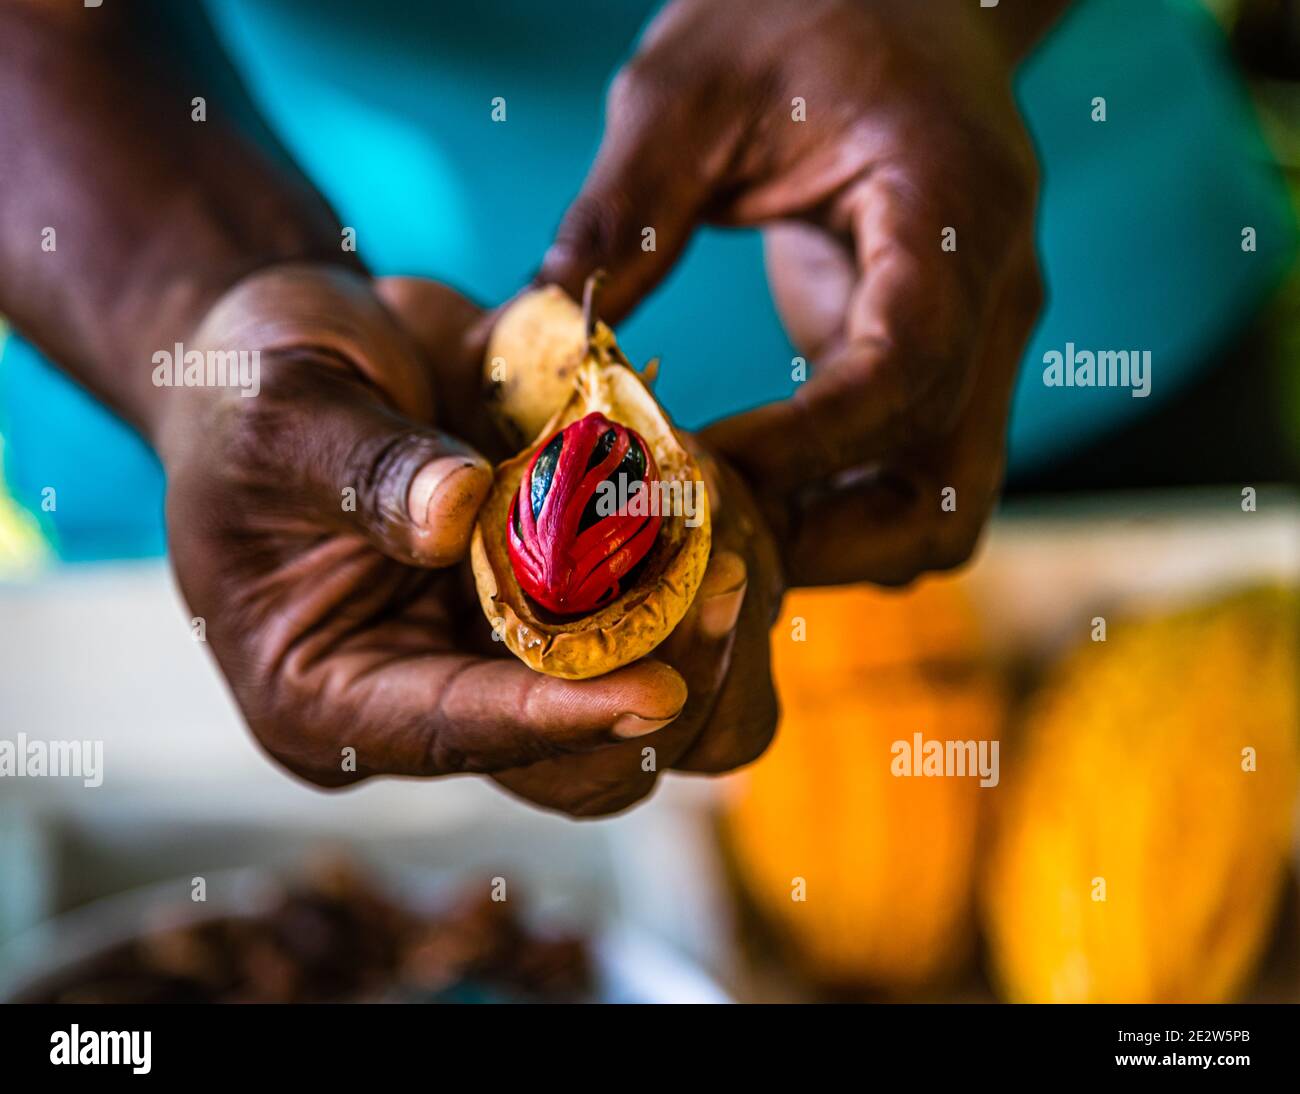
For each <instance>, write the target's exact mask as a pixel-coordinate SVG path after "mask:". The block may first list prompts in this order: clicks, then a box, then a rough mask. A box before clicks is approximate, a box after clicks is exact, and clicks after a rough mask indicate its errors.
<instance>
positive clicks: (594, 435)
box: [508, 412, 660, 615]
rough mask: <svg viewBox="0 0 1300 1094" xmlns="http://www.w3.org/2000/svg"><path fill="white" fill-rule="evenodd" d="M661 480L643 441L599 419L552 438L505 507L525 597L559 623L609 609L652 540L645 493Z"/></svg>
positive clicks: (655, 525)
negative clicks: (641, 494)
mask: <svg viewBox="0 0 1300 1094" xmlns="http://www.w3.org/2000/svg"><path fill="white" fill-rule="evenodd" d="M658 475H659V469H658V467H657V466H656V465H655V461H654V456H653V455H652V454H651V452H650V449H649V448H648V447H647V446H646V443H645V441H644V440H642V439H641V437H640V435H639V434H637V433H636V431H635V430H632V429H628V428H627V427H626V426H624V425H620V424H619V423H618V422H612V421H610V420H609V419H608V418H606V417H605V415H603V414H600V413H598V412H593V413H591V414H588V415H587V416H586V417H585V418H580V419H579V420H578V421H576V422H573V423H572V424H571V425H569V426H567V427H566V428H564V429H562V430H560V431H559V432H558V433H556V434H555V435H554V436H553V437H551V439H550V440H548V441H547V442H546V443H545V444H544V445H542V446H541V447H540V448H539V449H538V450H537V453H536V454H535V455H534V456H533V459H532V462H531V463H530V464H529V465H528V470H527V472H526V473H525V474H524V476H523V478H522V479H521V480H520V483H519V492H518V494H516V495H515V501H514V504H513V505H512V506H511V509H510V527H509V535H508V546H509V552H510V565H511V567H512V569H513V570H514V572H515V577H516V578H517V579H518V581H519V585H520V587H521V588H522V589H523V590H524V592H525V593H527V594H528V596H529V597H530V598H532V599H533V600H534V601H536V602H537V603H538V604H540V605H541V606H542V607H543V608H546V609H547V610H548V611H551V612H555V613H556V614H557V615H581V614H583V613H586V612H591V611H595V610H596V609H597V608H599V607H603V606H604V605H606V604H609V603H610V602H612V601H613V600H614V599H615V598H616V597H617V596H618V595H619V593H620V592H621V591H622V583H623V579H624V578H625V577H626V576H627V575H628V574H629V573H630V572H631V571H632V570H633V568H634V567H635V566H636V565H637V563H639V562H640V561H641V560H642V559H643V558H645V556H646V555H647V554H648V553H649V551H650V549H651V548H652V547H653V546H654V543H655V537H656V536H657V535H658V534H659V525H660V518H659V515H658V514H657V513H655V512H653V510H654V508H655V507H654V506H653V505H651V504H650V502H651V500H652V497H651V494H650V493H649V492H650V491H652V490H653V489H654V487H655V482H656V480H657V478H658ZM602 484H606V485H603V486H602ZM637 484H641V485H637ZM639 491H646V493H645V495H644V497H643V498H638V497H637V493H638V492H639Z"/></svg>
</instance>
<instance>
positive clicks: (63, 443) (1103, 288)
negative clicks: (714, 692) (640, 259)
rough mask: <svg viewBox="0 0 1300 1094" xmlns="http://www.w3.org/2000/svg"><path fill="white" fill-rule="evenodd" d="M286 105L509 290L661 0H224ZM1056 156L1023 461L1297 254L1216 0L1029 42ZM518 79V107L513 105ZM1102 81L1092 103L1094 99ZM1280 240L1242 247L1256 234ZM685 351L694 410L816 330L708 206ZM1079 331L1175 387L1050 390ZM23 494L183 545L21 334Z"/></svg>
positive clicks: (409, 267)
mask: <svg viewBox="0 0 1300 1094" xmlns="http://www.w3.org/2000/svg"><path fill="white" fill-rule="evenodd" d="M208 7H209V10H210V11H211V14H212V16H213V19H214V22H215V23H216V25H217V28H218V31H219V33H220V34H221V36H222V38H223V40H224V41H225V42H226V44H227V46H228V48H229V50H230V52H231V55H232V57H233V59H234V61H235V64H236V67H237V68H238V69H239V70H240V72H241V73H242V74H243V76H244V78H245V80H246V81H247V83H248V85H249V87H250V90H251V91H252V93H253V97H254V98H255V100H256V101H257V102H258V104H259V105H260V107H261V108H262V110H263V111H264V113H265V116H266V118H267V120H268V121H269V123H270V125H271V127H272V128H273V129H274V130H275V131H276V132H277V133H278V134H279V135H280V137H281V139H282V140H283V141H284V142H285V144H286V145H287V147H288V148H289V149H290V151H291V152H292V153H293V155H294V156H295V157H296V158H297V160H298V162H299V163H300V164H301V165H302V167H303V168H304V170H305V171H306V172H307V174H308V175H310V176H311V178H312V179H313V180H314V181H315V182H316V184H317V185H318V186H319V187H320V189H321V190H322V192H323V193H324V194H325V195H326V196H327V197H328V199H329V200H330V201H331V203H332V204H333V206H334V207H335V209H336V210H337V212H338V214H339V216H340V218H341V220H342V222H343V223H344V224H345V225H348V226H350V227H353V228H355V229H356V232H357V242H358V249H359V251H360V253H361V255H362V257H363V258H364V259H365V261H366V262H367V263H368V265H369V266H370V267H371V268H372V269H374V270H375V271H376V272H378V273H419V274H427V275H429V276H432V277H436V278H439V279H442V280H445V281H448V282H449V283H451V284H453V285H455V286H457V287H458V288H460V289H462V290H463V291H465V292H467V293H468V294H470V295H471V296H474V297H476V298H478V299H480V300H483V301H487V302H495V301H498V300H501V299H503V298H505V297H506V296H508V295H509V294H510V293H512V292H514V291H515V290H516V289H517V288H518V287H519V285H520V284H522V283H523V282H525V281H526V280H527V279H528V278H529V277H530V276H531V274H532V273H533V271H534V269H535V268H536V265H537V263H538V261H539V259H540V257H541V255H542V253H543V252H544V250H545V249H546V246H547V244H548V243H549V242H550V238H551V234H552V232H553V231H554V228H555V225H556V223H557V222H558V220H559V218H560V216H561V215H562V213H563V211H564V209H565V207H566V206H567V204H568V202H569V201H570V199H571V198H572V197H573V195H574V194H575V193H576V191H577V189H578V187H579V186H580V184H581V182H582V178H583V176H584V174H585V172H586V169H587V166H588V164H589V163H590V161H591V158H592V156H593V154H594V152H595V149H596V146H597V142H598V139H599V134H600V127H601V120H602V101H603V96H604V89H605V87H606V85H607V83H608V80H609V78H610V75H611V74H612V73H613V71H614V70H615V69H616V67H617V66H618V64H619V62H620V61H621V60H623V59H624V58H625V57H626V56H627V55H628V53H629V51H630V49H631V47H632V43H633V42H634V40H635V38H636V35H637V33H638V31H639V29H640V28H641V27H642V26H643V25H644V23H645V21H646V20H647V19H648V17H649V16H650V14H651V13H652V12H653V10H654V8H655V7H656V4H654V3H652V2H650V0H622V2H618V0H605V2H603V3H597V2H596V0H570V2H568V3H565V4H553V5H552V4H547V5H539V4H532V3H527V2H525V0H479V2H478V3H476V4H473V5H438V4H422V3H399V2H395V0H368V2H367V3H364V4H355V3H353V2H351V0H312V2H310V3H308V2H306V0H209V4H208ZM1018 94H1019V98H1020V101H1021V105H1022V109H1023V111H1024V115H1025V118H1026V121H1027V124H1028V126H1029V128H1030V131H1031V133H1032V135H1033V137H1034V140H1035V142H1036V144H1037V146H1038V149H1039V153H1040V159H1041V161H1042V165H1043V174H1044V184H1043V192H1042V201H1041V210H1040V220H1039V233H1038V234H1039V247H1040V252H1041V257H1042V263H1043V269H1044V275H1045V279H1046V281H1047V285H1048V293H1049V301H1048V304H1047V307H1046V310H1045V312H1044V315H1043V317H1042V320H1041V321H1040V323H1039V326H1038V329H1037V331H1036V333H1035V336H1034V338H1033V341H1032V344H1031V345H1030V347H1029V349H1028V351H1027V353H1026V358H1025V363H1024V367H1023V369H1022V374H1021V378H1020V383H1019V387H1018V389H1017V393H1016V398H1015V404H1014V411H1013V416H1012V423H1011V434H1010V460H1011V469H1012V472H1013V473H1014V472H1016V471H1027V470H1030V469H1042V468H1044V467H1046V466H1048V465H1050V463H1051V461H1052V460H1054V459H1057V458H1059V457H1061V456H1062V455H1063V454H1065V453H1068V452H1069V451H1071V450H1072V449H1074V448H1076V447H1078V446H1081V445H1083V444H1086V443H1089V442H1091V441H1093V440H1095V439H1097V438H1098V437H1100V436H1102V435H1104V434H1105V432H1106V431H1107V430H1110V429H1113V428H1115V427H1116V426H1118V425H1119V424H1121V423H1123V422H1126V421H1130V420H1132V419H1135V418H1137V417H1138V416H1140V415H1141V414H1143V413H1146V412H1148V411H1149V410H1150V408H1151V407H1152V406H1154V405H1156V404H1157V403H1159V402H1161V401H1163V400H1165V399H1167V398H1169V397H1170V396H1171V395H1173V394H1174V393H1175V392H1177V391H1178V390H1179V389H1180V388H1182V387H1184V386H1185V385H1186V384H1187V383H1188V382H1190V381H1191V380H1192V379H1193V378H1194V377H1195V376H1196V374H1197V371H1198V369H1200V368H1201V367H1202V366H1203V365H1204V364H1205V362H1206V361H1207V359H1208V357H1209V356H1210V354H1211V353H1212V352H1213V351H1214V350H1215V349H1216V347H1217V346H1218V345H1219V344H1221V343H1222V342H1223V341H1224V340H1225V339H1226V338H1227V337H1229V336H1230V335H1231V334H1232V332H1233V331H1234V329H1235V328H1236V327H1237V326H1238V325H1239V324H1240V323H1242V322H1243V321H1244V320H1245V319H1247V318H1248V317H1249V315H1250V313H1251V311H1252V309H1253V308H1255V307H1256V306H1257V305H1258V303H1259V301H1260V300H1261V299H1262V298H1263V296H1264V295H1265V294H1266V293H1267V291H1268V290H1269V288H1270V287H1271V286H1272V285H1274V284H1275V283H1276V282H1277V280H1278V278H1279V277H1280V276H1281V274H1282V273H1283V271H1284V270H1285V269H1286V268H1287V266H1288V264H1289V262H1290V261H1291V259H1292V256H1293V254H1294V250H1295V226H1294V223H1293V220H1292V217H1291V214H1290V212H1289V205H1288V201H1287V196H1286V193H1285V190H1284V187H1283V185H1282V181H1281V179H1280V176H1279V174H1278V172H1277V170H1276V168H1275V167H1274V166H1273V165H1272V163H1271V160H1270V158H1269V156H1268V154H1267V151H1266V150H1265V149H1264V147H1263V145H1262V142H1261V140H1260V137H1259V134H1258V131H1257V126H1256V123H1255V121H1254V119H1253V117H1252V115H1251V113H1250V110H1249V107H1248V105H1247V102H1246V100H1245V97H1244V94H1243V91H1242V89H1241V88H1240V86H1239V84H1238V82H1237V80H1236V77H1235V75H1234V73H1233V72H1232V70H1231V67H1230V64H1229V61H1228V58H1227V56H1226V47H1225V44H1224V42H1223V40H1222V38H1221V36H1220V34H1219V32H1218V29H1217V27H1216V26H1215V24H1214V23H1213V22H1212V20H1211V19H1210V18H1209V17H1208V15H1206V14H1205V13H1204V12H1203V11H1201V10H1200V8H1199V7H1198V6H1196V5H1195V3H1194V2H1193V0H1149V2H1143V3H1141V4H1133V3H1131V2H1126V0H1081V2H1080V3H1079V4H1078V5H1077V7H1076V9H1075V10H1074V11H1073V12H1072V13H1071V15H1070V16H1069V17H1068V18H1067V19H1066V20H1065V22H1064V23H1063V24H1062V25H1061V26H1060V27H1059V29H1058V30H1057V31H1056V32H1055V33H1054V34H1053V35H1052V36H1051V37H1050V38H1049V39H1048V41H1047V42H1046V43H1045V44H1044V45H1043V46H1042V47H1041V48H1040V49H1039V50H1038V51H1037V52H1036V53H1035V54H1034V55H1033V56H1032V57H1031V59H1030V60H1029V61H1028V62H1027V63H1026V64H1025V66H1024V67H1023V69H1022V71H1021V72H1020V74H1019V78H1018ZM497 96H500V97H502V98H504V99H505V102H506V121H505V122H494V121H493V120H492V118H491V105H492V100H493V99H494V98H495V97H497ZM1095 97H1104V99H1105V100H1106V120H1105V121H1104V122H1098V121H1094V120H1093V118H1092V114H1093V99H1094V98H1095ZM1247 226H1249V227H1253V228H1254V229H1255V230H1256V235H1257V240H1258V249H1257V251H1255V252H1254V253H1247V252H1243V251H1242V248H1241V232H1242V229H1243V228H1244V227H1247ZM621 333H622V335H623V337H624V341H625V344H626V348H627V349H628V352H629V354H630V355H631V356H632V357H633V358H634V359H638V360H644V359H645V358H648V357H650V356H655V355H657V356H660V357H661V358H662V360H663V365H662V369H661V379H660V384H659V391H660V394H661V397H662V398H663V399H664V401H665V403H666V404H667V406H668V408H669V410H670V411H671V412H672V413H673V414H674V416H675V417H676V419H677V420H678V421H679V422H681V423H682V424H683V425H685V426H687V427H695V426H699V425H702V424H703V423H705V422H707V421H710V420H712V419H714V418H717V417H719V416H721V415H724V414H728V413H732V412H735V411H738V410H743V409H747V408H749V407H752V406H755V405H758V404H760V403H763V402H767V401H770V400H772V399H777V398H781V397H783V396H785V395H787V394H788V393H789V391H790V390H791V380H790V359H791V357H792V356H793V355H794V350H793V349H792V348H791V346H790V345H789V342H788V340H787V339H786V337H785V335H784V333H783V331H782V329H781V325H780V322H779V320H778V319H777V317H776V314H775V312H774V310H773V307H772V304H771V301H770V298H769V295H768V291H767V287H766V282H765V278H764V272H763V263H762V255H761V247H760V242H759V238H758V235H757V233H756V232H752V231H726V232H724V231H714V230H705V231H702V232H701V233H700V234H699V236H698V238H697V239H696V240H695V241H694V243H693V244H692V245H691V247H690V248H689V250H688V251H687V253H686V254H685V256H684V257H683V259H682V260H681V262H680V263H679V265H678V267H677V268H676V269H675V270H674V272H673V274H672V275H671V276H670V278H669V279H668V281H667V282H666V283H665V284H664V286H663V287H662V288H661V289H659V290H658V291H657V292H656V293H655V294H654V295H653V296H652V297H651V298H650V299H649V300H648V301H647V302H646V304H645V305H644V306H643V307H642V308H641V310H640V311H639V312H638V313H637V314H636V315H635V316H634V317H633V318H632V319H631V320H630V321H629V322H628V323H627V324H626V325H625V327H624V328H623V329H622V331H621ZM1067 342H1073V343H1075V344H1076V345H1077V346H1078V347H1080V348H1089V349H1094V350H1096V349H1132V350H1150V351H1151V354H1152V359H1153V376H1152V393H1151V395H1150V397H1149V398H1147V399H1135V398H1133V397H1132V396H1131V394H1130V393H1129V391H1127V390H1120V389H1105V388H1096V389H1091V390H1088V389H1080V388H1050V387H1047V386H1045V385H1044V383H1043V377H1042V374H1043V355H1044V354H1045V353H1046V352H1048V351H1049V350H1052V349H1057V350H1063V349H1064V347H1065V345H1066V343H1067ZM0 415H3V417H2V418H0V427H2V428H3V430H4V434H5V438H6V447H5V453H4V454H5V470H6V475H7V478H8V481H9V484H10V488H11V490H12V491H13V492H14V494H15V496H16V497H18V498H19V499H20V500H21V501H23V502H24V503H25V504H27V505H28V506H29V507H31V508H32V509H33V510H34V511H38V512H39V508H40V504H39V503H40V496H41V489H42V488H43V487H44V486H47V485H56V486H57V488H58V497H59V506H58V511H57V512H56V513H55V514H42V519H43V520H44V522H45V524H46V526H47V528H48V530H49V531H50V534H51V538H52V539H53V540H54V541H55V543H56V546H57V547H58V548H59V550H60V552H61V554H62V555H63V556H64V557H66V558H86V557H111V556H123V555H127V556H129V555H148V554H154V553H158V552H160V551H161V550H162V549H163V547H164V539H163V532H162V525H161V495H162V490H163V481H162V476H161V472H160V470H159V468H158V466H157V463H156V461H155V460H154V459H153V457H152V455H151V454H150V453H149V452H148V450H147V448H146V447H145V446H144V445H143V444H142V443H141V442H140V441H139V440H138V438H136V437H134V435H133V434H131V433H130V431H129V430H127V429H126V428H125V427H124V426H123V425H122V424H121V423H120V422H118V421H117V420H116V419H115V418H113V417H112V416H111V415H110V414H108V413H107V412H106V411H104V410H103V409H102V408H100V407H99V406H97V405H96V404H95V403H94V402H93V400H91V399H90V397H89V396H87V395H85V394H84V393H82V392H81V391H80V390H79V389H78V388H77V387H76V386H75V385H73V384H72V383H71V382H70V381H68V380H66V379H65V378H64V377H63V376H62V374H60V373H58V372H57V371H55V370H54V369H53V368H52V367H51V366H50V365H48V364H47V363H46V362H44V361H43V360H41V359H40V358H39V356H38V355H36V354H35V352H34V351H33V350H32V349H31V348H30V347H29V346H27V345H26V344H25V343H23V342H21V341H19V340H17V339H11V340H10V343H9V345H8V348H7V351H6V353H5V356H4V359H3V362H2V363H0Z"/></svg>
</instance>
